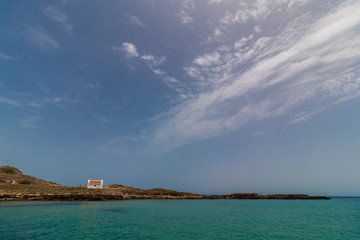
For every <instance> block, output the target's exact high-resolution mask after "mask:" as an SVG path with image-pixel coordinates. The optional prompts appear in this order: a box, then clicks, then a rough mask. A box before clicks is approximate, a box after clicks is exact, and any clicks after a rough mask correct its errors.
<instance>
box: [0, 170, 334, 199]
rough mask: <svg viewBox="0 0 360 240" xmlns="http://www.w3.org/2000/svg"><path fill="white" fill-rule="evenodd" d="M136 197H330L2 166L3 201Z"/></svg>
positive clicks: (0, 176) (0, 172) (0, 191)
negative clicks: (50, 174)
mask: <svg viewBox="0 0 360 240" xmlns="http://www.w3.org/2000/svg"><path fill="white" fill-rule="evenodd" d="M134 199H143V200H145V199H285V200H286V199H288V200H327V199H330V198H328V197H323V196H308V195H305V194H272V195H260V194H257V193H234V194H227V195H211V196H206V195H201V194H195V193H188V192H177V191H172V190H167V189H162V188H153V189H139V188H134V187H129V186H123V185H120V184H112V185H108V186H104V187H103V188H102V189H90V188H86V187H69V186H63V185H60V184H57V183H54V182H49V181H46V180H42V179H39V178H36V177H33V176H30V175H26V174H23V173H22V172H21V171H20V170H19V169H17V168H14V167H11V166H0V201H105V200H134Z"/></svg>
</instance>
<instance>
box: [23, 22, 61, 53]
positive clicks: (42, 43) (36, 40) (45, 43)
mask: <svg viewBox="0 0 360 240" xmlns="http://www.w3.org/2000/svg"><path fill="white" fill-rule="evenodd" d="M27 29H28V33H29V40H30V42H31V43H32V44H33V45H34V46H35V47H37V48H40V49H43V50H49V49H50V48H57V49H59V48H60V45H59V44H58V42H57V41H56V40H55V39H53V38H52V37H50V36H49V35H48V34H47V32H46V31H45V30H44V29H42V28H41V27H39V26H37V27H29V26H28V27H27Z"/></svg>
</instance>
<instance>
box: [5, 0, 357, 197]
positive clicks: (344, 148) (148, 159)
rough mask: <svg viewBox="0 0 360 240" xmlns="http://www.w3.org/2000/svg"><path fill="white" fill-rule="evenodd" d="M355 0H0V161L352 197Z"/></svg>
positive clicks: (74, 175)
mask: <svg viewBox="0 0 360 240" xmlns="http://www.w3.org/2000/svg"><path fill="white" fill-rule="evenodd" d="M359 96H360V2H359V1H356V0H342V1H340V0H317V1H315V0H254V1H253V0H251V1H250V0H242V1H238V0H198V1H195V0H182V1H180V0H179V1H167V0H157V1H155V0H153V1H151V0H136V1H115V0H109V1H85V0H76V1H66V0H63V1H45V0H44V1H27V0H26V1H25V0H23V1H8V0H5V1H1V2H0V165H11V166H15V167H17V168H19V169H20V170H22V171H23V172H24V173H26V174H30V175H33V176H36V177H39V178H43V179H46V180H49V181H53V182H57V183H60V184H64V185H70V186H78V185H80V184H82V185H84V184H86V182H87V179H89V178H91V179H104V184H105V185H108V184H113V183H117V184H123V185H128V186H134V187H138V188H145V189H149V188H156V187H161V188H168V189H173V190H177V191H188V192H196V193H201V194H225V193H234V192H257V193H260V194H272V193H305V194H310V195H329V196H332V195H342V196H360V188H359V186H358V183H359V182H360V174H359V170H360V124H359V119H360V108H359V106H360V98H359Z"/></svg>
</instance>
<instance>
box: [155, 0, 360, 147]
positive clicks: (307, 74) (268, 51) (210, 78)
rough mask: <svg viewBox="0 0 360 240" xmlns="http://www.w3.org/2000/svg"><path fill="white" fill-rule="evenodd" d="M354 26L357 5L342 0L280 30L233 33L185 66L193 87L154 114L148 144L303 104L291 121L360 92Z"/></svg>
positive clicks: (203, 134) (358, 39) (359, 45)
mask: <svg viewBox="0 0 360 240" xmlns="http://www.w3.org/2000/svg"><path fill="white" fill-rule="evenodd" d="M296 2H297V4H302V3H304V2H305V1H296ZM290 3H291V1H289V2H288V5H291V4H290ZM292 4H295V3H292ZM292 6H293V5H292ZM261 11H262V10H261ZM261 11H260V12H261ZM304 20H306V21H304ZM239 22H240V21H239ZM359 25H360V4H359V3H355V2H353V1H348V2H346V3H344V4H341V5H340V6H338V7H337V8H335V9H334V10H333V11H331V13H329V14H328V15H326V16H323V17H322V18H318V19H316V18H309V16H308V15H306V17H302V16H301V17H299V18H298V19H294V20H293V21H290V22H289V24H288V25H287V27H286V28H285V29H284V30H283V31H282V33H280V34H277V35H274V36H266V37H262V38H259V39H252V38H253V37H251V39H252V40H251V41H249V39H250V37H248V38H245V39H239V40H238V41H236V42H235V44H229V45H228V47H227V48H222V49H223V50H216V51H212V52H209V53H205V54H204V55H202V56H198V57H196V58H194V60H193V62H192V64H191V65H189V66H188V67H186V68H185V70H186V71H187V73H188V74H189V76H191V77H193V78H194V81H195V82H194V83H193V85H195V86H196V85H197V86H198V93H197V94H196V96H193V97H192V98H190V99H188V100H187V101H186V102H183V103H181V104H179V105H177V106H175V107H173V108H172V109H170V110H169V111H168V112H167V113H163V114H161V115H160V116H159V118H158V119H157V120H156V122H155V123H154V124H155V128H154V129H153V130H152V137H151V138H150V140H149V144H150V145H151V147H152V148H155V149H156V148H158V149H162V150H166V149H170V148H172V147H176V146H179V145H182V144H186V143H189V142H192V141H196V140H200V139H204V138H209V137H214V136H218V135H221V134H224V133H225V132H228V131H232V130H236V129H239V128H241V127H242V126H244V125H245V124H247V123H248V122H250V121H256V120H260V119H268V118H272V117H276V116H280V115H284V114H288V115H289V114H292V113H293V112H294V111H295V112H296V109H297V108H298V107H299V106H302V108H305V109H307V111H306V113H303V114H300V115H297V116H296V117H294V120H292V122H291V123H296V122H297V121H304V120H308V119H310V117H311V116H312V114H316V113H318V112H321V111H322V109H324V106H331V105H333V104H337V103H338V102H339V100H340V99H348V97H356V96H360V70H359V69H358V68H357V67H356V66H358V61H359V60H360V36H359V33H358V32H357V31H355V30H356V29H357V28H358V27H359ZM205 79H206V81H204V80H205ZM191 94H193V93H191ZM310 103H311V104H310ZM295 114H296V113H295ZM296 119H297V120H296Z"/></svg>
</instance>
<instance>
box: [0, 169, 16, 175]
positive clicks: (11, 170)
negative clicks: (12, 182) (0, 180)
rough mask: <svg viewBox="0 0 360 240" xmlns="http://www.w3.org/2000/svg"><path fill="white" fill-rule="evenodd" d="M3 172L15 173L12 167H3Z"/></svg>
mask: <svg viewBox="0 0 360 240" xmlns="http://www.w3.org/2000/svg"><path fill="white" fill-rule="evenodd" d="M3 172H4V173H10V174H13V173H15V171H14V169H11V168H5V169H3Z"/></svg>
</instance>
